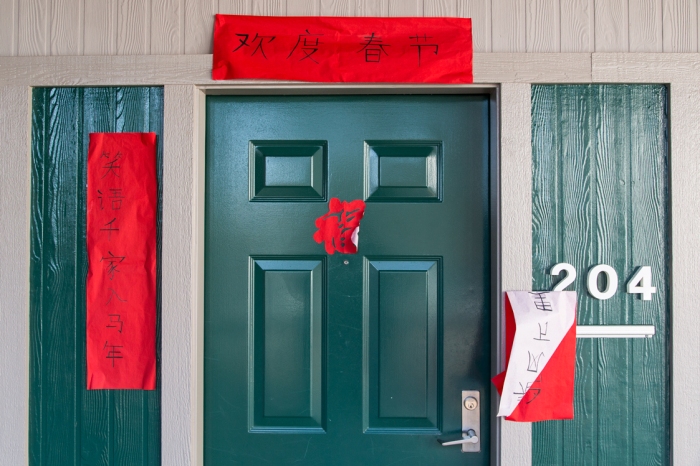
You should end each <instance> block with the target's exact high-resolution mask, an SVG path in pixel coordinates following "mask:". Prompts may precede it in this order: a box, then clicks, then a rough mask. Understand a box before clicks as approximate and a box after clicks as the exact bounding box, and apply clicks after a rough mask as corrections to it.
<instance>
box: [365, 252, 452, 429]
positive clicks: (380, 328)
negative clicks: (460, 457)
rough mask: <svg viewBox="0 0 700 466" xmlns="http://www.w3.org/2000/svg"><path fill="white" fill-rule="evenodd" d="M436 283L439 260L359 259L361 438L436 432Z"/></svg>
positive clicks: (438, 301) (438, 340)
mask: <svg viewBox="0 0 700 466" xmlns="http://www.w3.org/2000/svg"><path fill="white" fill-rule="evenodd" d="M439 280H440V260H439V259H432V260H430V259H429V260H426V259H402V258H388V257H387V258H366V259H365V280H364V282H365V290H364V293H365V298H364V303H365V304H364V322H365V325H364V333H365V336H364V340H365V343H364V345H365V351H364V357H365V361H364V387H365V394H364V400H365V403H364V431H365V432H366V433H373V434H374V433H378V434H381V433H394V434H401V433H403V434H419V433H420V434H438V433H439V432H440V428H441V426H440V413H439V409H438V407H439V406H440V400H439V398H440V388H441V383H440V362H441V361H440V360H439V353H440V352H439V350H438V349H439V346H440V344H441V341H440V340H441V332H440V331H439V322H440V321H441V318H440V314H441V309H440V281H439Z"/></svg>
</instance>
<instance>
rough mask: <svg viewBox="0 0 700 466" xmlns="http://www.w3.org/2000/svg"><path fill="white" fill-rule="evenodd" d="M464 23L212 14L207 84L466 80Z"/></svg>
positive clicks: (468, 47) (467, 32) (468, 44)
mask: <svg viewBox="0 0 700 466" xmlns="http://www.w3.org/2000/svg"><path fill="white" fill-rule="evenodd" d="M471 30H472V28H471V19H469V18H366V17H365V18H348V17H323V16H321V17H308V16H297V17H293V16H290V17H280V16H234V15H216V22H215V27H214V64H213V70H212V78H213V79H241V78H253V79H256V78H257V79H280V80H295V81H316V82H394V83H401V82H404V83H471V82H472V81H473V78H472V32H471Z"/></svg>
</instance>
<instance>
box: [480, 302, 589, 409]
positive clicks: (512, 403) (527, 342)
mask: <svg viewBox="0 0 700 466" xmlns="http://www.w3.org/2000/svg"><path fill="white" fill-rule="evenodd" d="M505 317H506V370H505V372H502V373H500V374H498V375H497V376H496V377H494V378H493V383H494V385H495V386H496V388H497V390H498V392H499V394H500V395H501V403H500V406H499V409H498V416H504V417H505V418H506V419H508V420H510V421H521V422H534V421H546V420H553V419H573V417H574V372H575V364H576V292H575V291H551V292H527V291H509V292H507V293H506V316H505Z"/></svg>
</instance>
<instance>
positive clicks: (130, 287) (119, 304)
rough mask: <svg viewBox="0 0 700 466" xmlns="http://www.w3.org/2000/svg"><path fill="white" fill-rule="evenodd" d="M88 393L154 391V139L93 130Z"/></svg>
mask: <svg viewBox="0 0 700 466" xmlns="http://www.w3.org/2000/svg"><path fill="white" fill-rule="evenodd" d="M87 172H88V173H87V177H88V187H87V254H88V264H89V265H88V274H87V284H86V291H87V325H86V330H87V388H88V389H91V390H94V389H126V388H132V389H144V390H155V388H156V205H157V188H156V134H155V133H91V134H90V146H89V149H88V167H87Z"/></svg>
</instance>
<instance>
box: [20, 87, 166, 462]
mask: <svg viewBox="0 0 700 466" xmlns="http://www.w3.org/2000/svg"><path fill="white" fill-rule="evenodd" d="M32 101H33V102H32V103H33V109H32V209H31V215H32V218H31V297H30V328H31V330H30V331H31V344H30V408H29V410H30V413H29V415H30V423H29V430H30V432H29V463H30V465H51V466H55V465H79V464H80V465H105V466H117V465H134V466H138V465H156V464H160V389H158V390H155V391H141V390H86V388H85V387H86V381H85V374H86V358H85V312H86V309H85V277H86V275H87V259H86V250H85V229H86V215H85V214H86V212H85V206H86V190H85V186H86V182H87V171H86V168H87V167H86V160H87V149H88V138H89V133H91V132H113V131H116V132H129V131H136V132H141V131H144V132H146V131H154V132H156V133H157V134H158V154H157V166H158V180H159V186H158V199H159V202H158V205H159V212H158V216H157V219H158V220H157V222H158V241H157V244H158V248H159V250H158V259H157V260H158V277H157V282H158V283H157V289H158V290H160V268H161V267H160V234H161V225H160V222H161V218H162V215H161V212H160V209H161V207H160V206H161V204H162V202H161V199H162V195H161V194H162V188H161V185H160V180H161V179H162V177H161V175H162V139H161V137H162V134H163V89H162V88H53V89H43V88H37V89H35V90H34V92H33V98H32ZM160 299H161V298H160V292H158V294H157V309H158V319H157V322H158V333H157V335H158V345H157V348H158V353H157V357H158V367H159V368H160ZM159 370H160V369H159ZM158 381H160V373H159V374H158Z"/></svg>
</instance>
